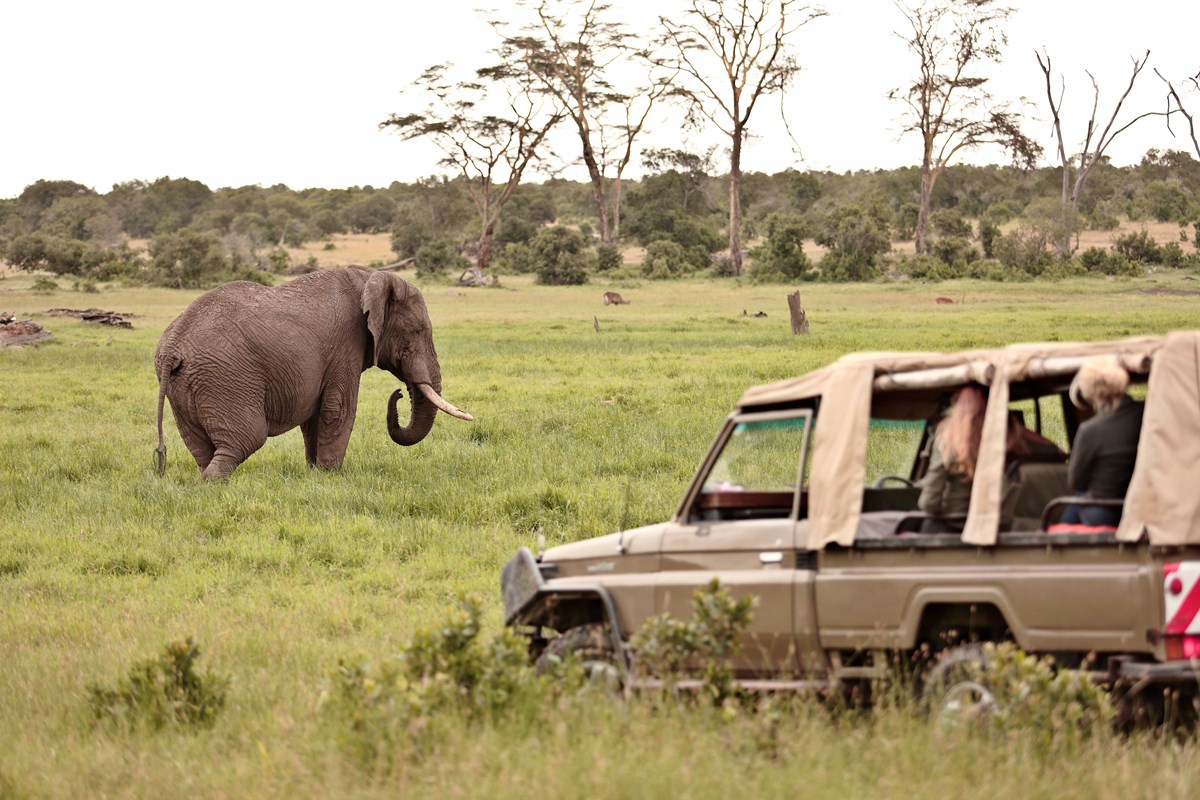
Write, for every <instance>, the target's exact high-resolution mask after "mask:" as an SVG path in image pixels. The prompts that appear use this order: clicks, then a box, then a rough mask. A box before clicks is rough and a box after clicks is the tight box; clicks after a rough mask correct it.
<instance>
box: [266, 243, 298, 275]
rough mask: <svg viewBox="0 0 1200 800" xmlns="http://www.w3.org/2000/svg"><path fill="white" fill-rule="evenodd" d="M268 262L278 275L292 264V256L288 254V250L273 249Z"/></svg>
mask: <svg viewBox="0 0 1200 800" xmlns="http://www.w3.org/2000/svg"><path fill="white" fill-rule="evenodd" d="M267 263H269V264H270V265H271V271H272V272H274V273H275V274H276V275H282V274H283V273H285V272H287V271H288V268H289V267H291V266H292V257H291V256H290V255H288V251H287V250H284V249H282V248H280V249H278V250H272V251H271V252H270V253H269V254H268V255H267Z"/></svg>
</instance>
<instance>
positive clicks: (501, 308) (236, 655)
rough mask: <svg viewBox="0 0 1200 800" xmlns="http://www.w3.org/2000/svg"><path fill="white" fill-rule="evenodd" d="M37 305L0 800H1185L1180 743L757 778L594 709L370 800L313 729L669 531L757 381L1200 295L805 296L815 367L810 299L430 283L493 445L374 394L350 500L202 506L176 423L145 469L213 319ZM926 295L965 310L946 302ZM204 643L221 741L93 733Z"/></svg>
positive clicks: (1188, 767)
mask: <svg viewBox="0 0 1200 800" xmlns="http://www.w3.org/2000/svg"><path fill="white" fill-rule="evenodd" d="M30 285H31V281H30V280H29V279H26V278H19V277H18V278H7V279H5V280H3V281H0V310H4V311H12V312H15V313H17V314H18V315H19V316H33V317H34V318H35V320H37V321H38V322H39V323H41V324H43V325H45V326H46V327H47V328H49V329H50V330H52V331H53V332H54V339H53V340H52V341H51V342H49V343H48V344H45V345H43V346H40V347H37V348H26V349H20V350H8V351H3V352H0V741H3V742H4V746H3V747H0V798H7V797H24V796H36V797H43V796H100V795H116V796H123V797H159V796H164V795H166V794H168V793H180V792H184V793H187V794H192V795H204V796H216V795H224V796H238V797H259V796H283V795H287V796H294V795H304V796H331V797H343V796H348V795H354V796H374V795H379V796H395V795H396V793H397V790H401V791H404V792H405V793H412V794H417V795H424V796H447V795H453V794H462V795H467V796H480V797H482V796H522V797H524V796H529V795H531V794H535V793H538V794H547V795H549V796H565V795H577V794H588V795H594V796H600V797H605V796H613V797H618V796H619V797H628V796H651V795H657V794H670V795H674V796H683V795H687V796H699V797H708V796H713V797H716V796H727V795H729V794H731V793H739V794H745V793H747V792H750V793H754V794H759V795H780V794H783V793H785V792H786V793H795V792H797V791H802V792H803V793H804V794H805V796H815V797H821V796H831V797H832V796H838V797H846V796H868V795H875V794H884V795H889V796H895V795H899V794H901V793H905V794H907V793H908V792H910V791H911V792H916V793H917V794H920V795H933V794H939V795H942V794H944V795H959V796H974V795H977V794H986V795H987V796H995V797H1007V796H1018V795H1021V796H1034V797H1037V796H1047V797H1048V796H1055V797H1064V796H1066V797H1072V796H1088V797H1106V796H1114V797H1115V796H1129V795H1138V796H1145V795H1149V794H1154V795H1155V796H1156V797H1157V796H1166V797H1186V796H1194V795H1195V793H1196V791H1197V780H1198V778H1197V776H1198V775H1200V764H1198V758H1200V756H1198V752H1200V751H1198V749H1197V748H1196V746H1195V745H1192V744H1188V745H1184V746H1174V745H1166V744H1162V743H1157V742H1151V741H1132V742H1123V743H1122V742H1113V741H1102V742H1098V743H1094V744H1091V745H1089V746H1088V749H1086V750H1085V751H1084V752H1082V753H1080V754H1078V756H1077V758H1075V759H1073V760H1072V761H1071V762H1070V763H1055V764H1049V765H1048V764H1045V763H1043V762H1040V761H1038V760H1037V757H1036V754H1034V753H1030V752H1028V745H1026V744H1024V743H1022V742H1021V741H1015V742H1014V741H1004V742H992V743H980V742H975V741H956V740H945V739H944V738H939V736H938V735H937V733H936V732H935V731H932V730H930V729H929V728H928V727H927V726H925V725H924V724H923V723H921V722H920V721H919V720H915V719H914V718H912V717H911V715H905V714H899V713H897V714H894V715H892V714H883V715H879V716H877V717H875V718H873V719H870V720H865V721H860V720H854V721H851V720H843V721H839V720H834V719H830V718H828V717H823V716H820V715H812V714H807V715H805V714H797V715H791V716H788V717H786V718H785V719H783V720H782V721H781V722H780V723H779V725H780V726H781V727H780V728H779V729H778V733H779V736H780V737H781V739H780V740H781V741H782V742H783V743H784V744H783V746H782V747H780V748H778V750H777V752H773V754H771V755H769V756H768V755H765V754H764V752H763V751H761V750H759V749H755V748H754V747H752V746H750V745H749V744H747V742H748V741H749V740H750V739H752V738H753V737H754V736H757V735H760V734H761V731H758V729H757V728H756V727H755V726H761V725H762V724H764V723H763V722H762V721H761V720H755V719H750V718H748V719H746V720H736V721H734V722H733V723H724V724H720V725H718V724H714V723H713V722H712V721H711V720H709V719H707V718H705V717H704V716H703V715H701V714H698V713H697V714H695V715H692V714H691V712H682V711H680V712H671V713H678V714H682V715H683V717H682V718H680V719H675V718H673V717H671V716H670V715H669V714H668V715H667V716H664V715H663V712H651V711H648V710H646V709H643V708H640V707H636V706H634V707H628V706H621V705H617V706H613V705H611V704H606V703H603V702H598V703H594V704H584V703H581V704H578V705H571V704H568V706H566V707H564V708H563V709H559V710H554V709H551V710H549V711H547V713H546V714H544V715H543V716H540V717H538V720H537V724H531V725H529V726H526V727H524V728H521V729H517V730H508V729H504V728H498V727H489V726H480V725H475V724H469V723H467V722H466V721H463V722H462V725H463V726H464V727H463V729H462V732H461V735H460V736H457V737H454V738H451V739H448V740H447V744H445V745H444V746H442V747H441V749H438V750H437V751H436V752H433V753H429V754H425V755H424V756H423V757H421V758H420V759H418V760H413V761H411V762H404V763H402V764H401V765H400V767H399V768H397V769H396V770H393V771H389V772H388V773H387V774H384V775H365V774H364V773H363V771H362V770H361V769H360V768H359V767H357V766H356V765H354V764H353V763H351V762H349V761H347V760H346V759H345V757H344V755H343V754H342V753H341V751H340V750H339V749H338V748H337V747H336V746H335V744H334V743H333V741H332V740H331V737H330V734H329V731H328V728H327V726H326V725H324V724H323V723H322V722H321V721H320V719H319V717H318V715H317V714H316V713H315V702H316V697H317V694H318V691H319V686H320V683H321V680H322V676H323V675H324V673H325V670H327V669H329V668H330V667H331V666H333V665H334V664H336V662H337V659H338V658H339V657H340V656H343V655H346V654H351V653H355V652H364V653H374V654H386V653H390V652H394V651H395V650H396V649H398V648H399V647H400V646H401V644H402V643H403V642H404V641H405V640H406V638H407V637H408V636H409V635H410V634H411V632H412V631H413V630H415V629H416V628H418V627H420V626H421V624H422V623H424V622H427V621H428V620H430V619H435V618H436V617H437V615H438V614H440V613H441V611H442V609H443V608H445V607H446V606H447V605H448V604H450V603H451V602H453V600H454V598H456V597H457V596H458V595H459V594H460V593H462V592H464V591H472V592H478V593H481V594H483V595H484V596H487V597H492V598H495V606H494V607H493V608H492V609H491V610H490V614H489V617H488V620H487V621H488V624H490V625H493V626H494V625H497V624H498V619H499V598H498V593H497V581H498V575H499V567H500V565H501V564H502V563H503V561H504V560H505V559H506V558H507V557H508V556H509V555H510V554H511V553H512V552H513V551H514V550H515V549H516V548H517V547H519V546H521V545H529V544H532V543H533V542H534V541H535V539H536V537H537V535H538V534H539V533H541V534H544V535H545V537H546V540H547V542H548V543H550V544H554V543H559V542H565V541H571V540H576V539H581V538H585V537H590V536H594V535H597V534H601V533H606V532H610V531H612V530H615V529H616V527H617V526H618V525H619V524H620V523H622V521H624V523H625V524H626V525H629V526H632V525H638V524H644V523H649V522H653V521H658V520H662V519H665V518H667V517H668V516H670V514H671V513H672V511H673V510H674V508H675V506H676V504H677V503H678V500H679V497H680V495H681V494H682V492H683V489H684V487H685V485H686V482H687V481H688V479H689V478H690V477H691V474H692V472H693V470H694V468H695V466H696V464H697V463H698V462H699V460H700V458H701V456H702V455H703V453H704V452H705V450H706V448H707V447H708V445H709V443H710V442H711V439H712V437H713V436H714V435H715V433H716V431H717V429H718V427H719V425H720V423H721V421H722V419H723V418H724V416H725V415H726V414H727V413H728V411H729V410H730V409H731V408H732V406H733V404H734V403H735V402H736V401H737V398H738V397H739V396H740V394H741V393H742V391H743V390H744V389H745V388H746V387H747V386H749V385H751V384H756V383H762V382H767V381H773V380H778V379H782V378H786V377H790V376H793V375H796V374H799V373H801V372H804V371H807V370H810V369H813V368H815V367H818V366H821V365H824V364H826V363H828V362H829V361H831V360H833V359H834V358H836V357H838V356H839V355H841V354H843V353H846V352H849V351H854V350H882V349H889V350H890V349H922V350H928V349H939V350H946V349H959V348H964V347H977V346H988V345H999V344H1004V343H1008V342H1013V341H1021V340H1040V339H1059V340H1068V339H1082V340H1094V339H1104V338H1114V337H1123V336H1130V335H1136V334H1142V333H1158V332H1163V331H1166V330H1169V329H1172V328H1181V327H1189V326H1195V325H1196V319H1197V316H1196V303H1197V298H1195V297H1189V296H1172V295H1166V294H1158V295H1149V294H1145V293H1143V292H1142V291H1141V290H1142V289H1144V288H1147V287H1148V286H1149V284H1148V283H1146V282H1142V281H1123V282H1116V281H1114V282H1098V281H1089V282H1078V283H1063V284H1018V285H993V284H978V283H970V282H964V283H961V284H950V285H947V284H942V285H939V286H938V287H937V289H936V291H933V290H930V289H928V288H926V287H922V286H917V285H912V286H882V285H864V286H811V287H805V288H804V289H803V293H804V305H805V307H806V308H807V309H808V310H809V319H810V321H811V324H812V333H811V334H810V335H808V336H804V337H796V336H792V335H791V334H790V331H789V327H788V323H787V305H786V300H785V295H786V293H787V292H788V291H790V289H791V287H787V288H785V287H777V286H767V287H764V286H751V285H736V284H731V283H727V282H722V283H716V282H708V281H694V282H682V283H671V284H652V283H646V284H643V285H641V286H640V287H639V286H622V287H621V291H622V294H623V295H625V296H626V297H627V298H630V299H631V300H632V301H633V302H632V304H630V305H627V306H607V307H606V306H603V305H602V304H601V302H600V295H601V293H602V292H603V290H604V289H605V288H608V287H605V286H601V285H593V286H585V287H577V288H546V287H537V286H534V285H532V284H531V283H529V282H528V281H526V280H523V279H506V280H505V288H502V289H488V290H474V291H470V292H463V291H461V290H453V291H451V290H448V289H447V288H446V287H444V286H428V287H425V288H424V293H425V297H426V300H427V303H428V305H429V307H430V311H431V314H432V315H433V318H434V326H435V336H436V340H437V345H438V350H439V355H440V358H441V362H442V372H443V376H444V386H443V389H444V394H445V396H446V397H447V399H449V400H450V401H451V402H453V403H455V404H456V405H459V406H460V407H462V408H465V409H468V410H470V411H471V412H472V413H474V414H475V415H476V417H477V421H476V422H475V423H463V422H460V421H457V420H452V419H450V418H448V417H445V416H442V417H441V418H440V419H439V422H438V423H437V425H436V426H435V428H434V431H433V433H432V434H431V435H430V437H429V438H428V439H427V440H426V441H425V442H423V443H422V444H420V445H418V446H416V447H413V448H407V449H404V448H398V447H396V446H395V445H393V444H392V443H391V442H390V440H389V439H388V438H387V435H386V432H385V430H384V425H383V415H384V410H385V408H384V405H385V400H386V397H387V395H388V393H389V391H390V390H391V388H392V384H393V379H392V378H391V377H390V376H388V375H386V374H383V373H380V372H377V371H374V370H373V371H371V372H368V373H367V374H365V375H364V376H363V384H362V389H361V391H360V400H359V415H358V422H357V425H356V427H355V431H354V435H353V437H352V439H351V442H350V448H349V452H348V454H347V458H346V463H345V465H344V467H343V468H342V470H341V471H339V472H336V473H325V472H317V471H312V470H309V469H307V468H306V467H305V465H304V455H303V444H302V441H301V439H300V436H299V433H298V432H295V431H293V432H291V433H288V434H286V435H284V436H281V437H277V438H275V439H272V440H270V441H269V442H268V444H267V445H266V446H265V447H264V448H263V449H262V450H261V451H260V452H259V453H257V454H256V455H255V456H253V457H252V458H251V459H250V460H249V461H248V462H247V463H246V464H244V465H243V466H242V467H241V468H239V469H238V471H237V472H236V473H235V474H234V475H233V477H232V478H231V479H230V480H229V481H228V482H226V483H224V484H220V485H216V486H208V485H203V484H201V483H200V481H199V479H198V471H197V469H196V466H195V464H194V462H193V461H192V460H191V458H190V456H189V455H188V453H187V451H186V449H185V448H184V447H183V444H182V442H181V440H180V439H179V436H178V434H177V433H176V431H175V428H174V424H173V422H172V421H171V420H170V415H169V413H168V418H167V422H166V425H165V428H166V437H167V447H168V462H167V473H166V476H165V477H164V478H161V479H160V478H157V477H156V476H155V475H154V471H153V461H152V451H153V448H154V446H155V444H156V434H155V401H156V396H157V385H156V382H155V378H154V374H153V369H152V354H153V350H154V346H155V343H156V341H157V338H158V335H159V333H160V332H161V331H162V329H163V328H164V327H165V325H166V324H167V322H169V320H170V319H171V318H173V317H174V315H176V314H177V313H179V312H180V311H181V310H182V309H183V308H184V306H185V305H186V304H187V302H189V301H190V300H191V299H192V297H193V296H194V295H193V294H189V293H183V292H173V291H168V290H144V289H113V288H106V289H104V290H103V291H102V292H101V293H100V294H99V295H87V296H86V300H84V299H83V297H84V296H82V295H78V294H74V293H71V292H59V293H57V294H52V295H40V294H33V293H32V292H30V291H29V286H30ZM1155 285H1157V286H1160V287H1161V286H1163V285H1172V286H1178V287H1180V288H1190V287H1191V286H1192V285H1194V284H1190V283H1186V282H1183V281H1182V279H1181V277H1180V276H1176V275H1160V276H1159V278H1158V283H1157V284H1155ZM935 294H948V295H951V296H954V297H960V296H965V297H966V301H967V302H966V303H965V304H963V305H956V306H935V305H934V304H933V297H934V296H935ZM71 305H76V306H81V305H103V306H104V307H106V308H109V309H111V310H116V311H126V312H133V313H136V314H138V315H140V316H138V317H136V318H135V319H134V324H135V328H134V329H133V330H131V331H130V330H121V329H112V328H105V327H93V326H88V325H85V324H83V323H81V322H79V321H77V320H75V319H71V318H67V317H52V316H49V315H47V314H46V313H45V311H46V310H47V309H49V308H52V307H56V306H71ZM760 310H761V311H765V312H767V314H768V316H767V317H765V318H756V317H754V316H753V315H754V313H755V312H757V311H760ZM743 311H746V312H748V313H747V314H746V315H745V316H743ZM593 318H595V322H596V323H598V324H599V327H600V331H599V333H597V332H596V331H595V330H594V327H593V326H594V319H593ZM189 635H190V636H192V637H194V638H195V640H196V641H197V642H199V643H200V644H201V645H202V646H203V647H204V652H205V662H206V664H208V665H210V666H212V667H213V668H215V669H217V670H219V671H221V672H223V673H227V674H229V675H230V676H231V677H232V683H231V685H230V688H229V691H228V699H227V703H226V707H225V709H224V712H223V714H222V716H221V718H220V719H219V720H218V721H217V723H216V724H215V725H214V726H213V728H211V729H209V730H203V731H200V732H197V733H189V734H177V733H162V734H158V735H150V734H148V733H139V732H130V733H120V734H118V733H113V732H105V731H96V730H94V729H93V728H92V727H91V726H90V725H89V724H88V722H87V719H86V717H87V698H86V691H85V687H86V686H87V685H89V684H94V683H97V682H104V681H107V680H111V678H112V677H113V676H115V675H119V674H122V673H123V671H124V670H126V669H127V668H128V665H129V664H130V663H131V662H133V661H134V660H136V659H137V658H139V657H141V656H143V655H145V654H147V653H152V652H156V651H157V650H159V648H160V647H161V645H162V643H163V642H164V641H167V640H171V639H175V638H182V637H184V636H189ZM756 731H757V732H756ZM451 742H452V744H450V743H451ZM1151 789H1153V791H1151Z"/></svg>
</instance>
